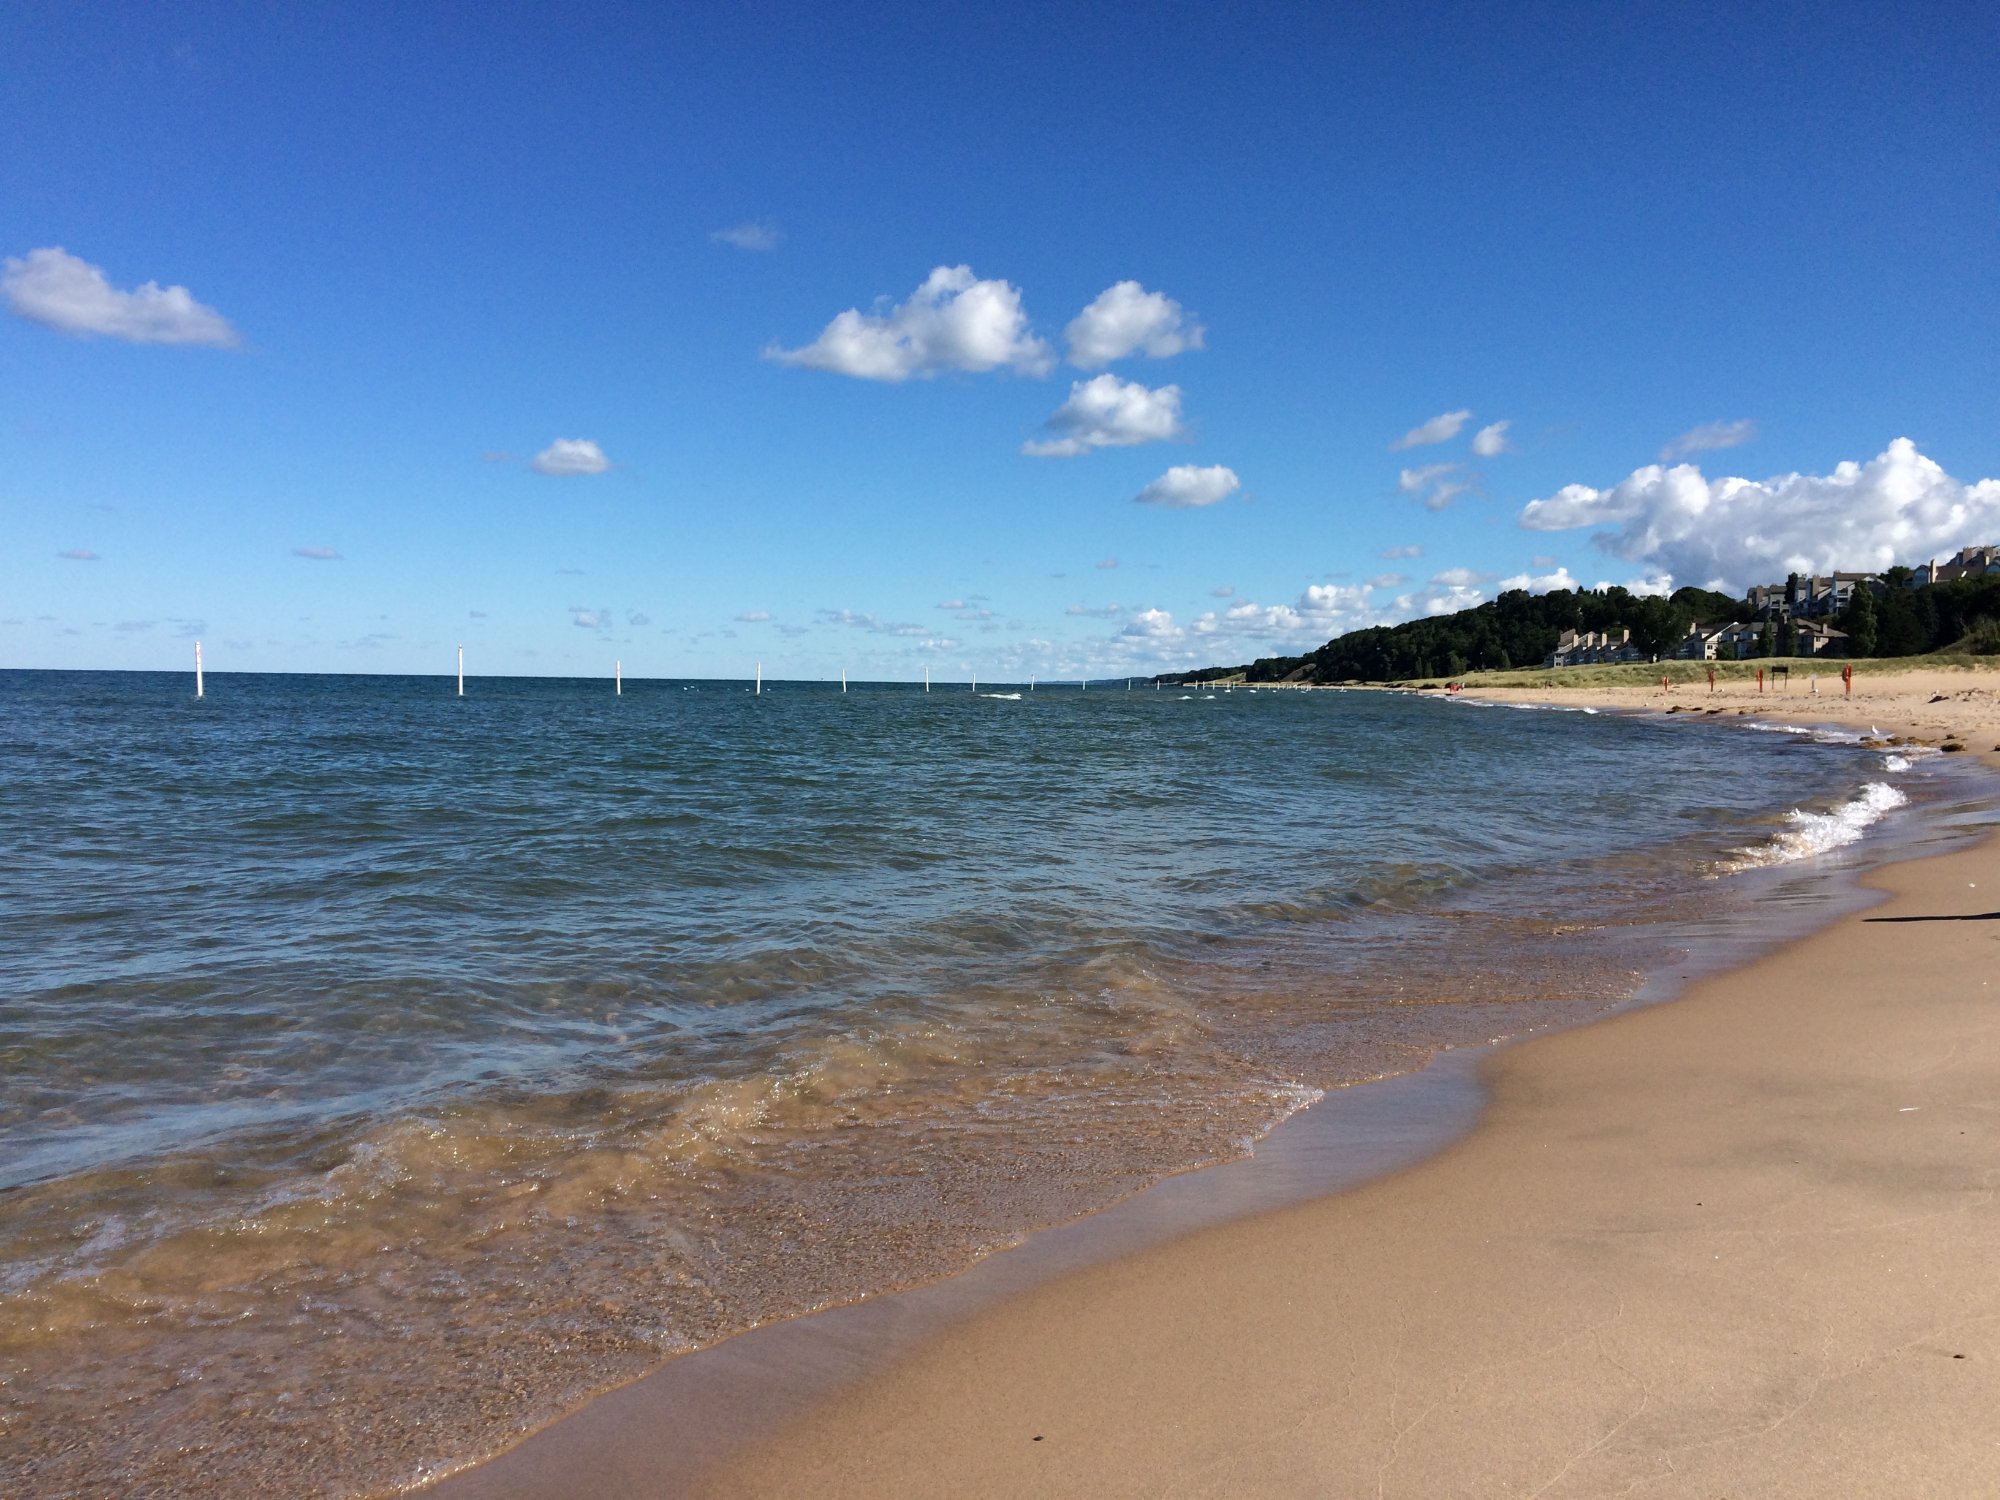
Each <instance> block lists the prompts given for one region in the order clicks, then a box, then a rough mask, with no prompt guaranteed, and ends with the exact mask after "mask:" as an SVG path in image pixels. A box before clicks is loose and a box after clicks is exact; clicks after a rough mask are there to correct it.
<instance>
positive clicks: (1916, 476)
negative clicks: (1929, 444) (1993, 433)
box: [1521, 438, 2000, 589]
mask: <svg viewBox="0 0 2000 1500" xmlns="http://www.w3.org/2000/svg"><path fill="white" fill-rule="evenodd" d="M1521 524H1522V525H1523V526H1525V527H1527V528H1528V529H1529V530H1530V531H1570V530H1575V529H1577V528H1580V527H1586V526H1590V527H1599V528H1603V529H1600V530H1599V531H1597V533H1596V534H1595V535H1593V536H1592V537H1591V543H1592V545H1594V546H1596V547H1597V548H1599V549H1600V550H1602V551H1604V552H1607V553H1609V554H1611V555H1612V556H1613V557H1619V558H1623V559H1624V560H1626V561H1627V562H1634V563H1642V564H1644V565H1646V566H1647V567H1648V568H1649V569H1650V570H1651V572H1650V574H1649V577H1652V578H1660V577H1662V576H1665V577H1671V578H1672V579H1675V580H1678V581H1680V582H1682V583H1701V584H1706V585H1721V586H1725V587H1728V588H1732V589H1735V588H1746V587H1748V586H1749V585H1751V584H1755V583H1766V582H1769V581H1771V580H1772V579H1775V578H1782V577H1784V575H1785V574H1787V573H1793V572H1797V573H1815V572H1818V573H1825V572H1831V571H1832V570H1833V569H1835V568H1843V569H1855V570H1869V571H1873V570H1876V569H1880V568H1887V567H1890V566H1893V565H1894V564H1897V563H1906V564H1914V563H1919V562H1923V561H1926V560H1927V559H1929V558H1932V557H1942V556H1945V555H1947V554H1949V553H1951V552H1954V551H1956V550H1957V549H1958V548H1960V547H1964V546H1970V545H1975V544H1980V543H1986V542H1994V541H2000V479H1981V480H1978V481H1976V482H1974V483H1967V482H1965V481H1962V480H1958V479H1954V478H1953V477H1952V476H1951V475H1949V474H1947V473H1945V471H1944V470H1943V469H1942V468H1940V467H1939V466H1938V465H1937V464H1936V463H1934V462H1933V461H1932V460H1930V459H1928V458H1926V457H1924V456H1923V454H1921V453H1919V452H1918V451H1917V446H1916V444H1915V443H1913V442H1911V441H1910V440H1909V439H1908V438H1897V439H1896V440H1895V441H1894V442H1892V443H1891V444H1889V446H1888V447H1887V448H1886V449H1884V450H1883V451H1882V452H1881V453H1880V454H1878V455H1877V456H1876V457H1875V458H1873V459H1870V460H1869V461H1868V462H1867V463H1865V464H1863V463H1854V462H1847V463H1842V464H1839V465H1837V466H1836V467H1835V468H1834V471H1833V472H1832V473H1831V474H1781V475H1778V476H1777V477H1776V478H1773V479H1765V480H1750V479H1733V478H1730V479H1713V480H1711V479H1708V478H1705V477H1704V476H1703V474H1702V472H1701V470H1700V469H1699V468H1698V467H1696V466H1695V465H1693V464H1678V465H1676V466H1674V467H1673V468H1663V467H1661V466H1660V465H1658V464H1649V465H1647V466H1646V467H1645V468H1643V469H1636V470H1634V471H1633V472H1632V473H1631V474H1630V475H1628V476H1627V477H1626V478H1625V479H1623V480H1622V481H1620V482H1619V483H1618V484H1616V485H1614V486H1612V487H1611V488H1610V489H1606V490H1598V489H1592V488H1591V487H1590V486H1588V485H1583V484H1572V485H1566V486H1564V487H1563V488H1562V489H1561V490H1559V491H1557V492H1556V493H1555V494H1554V495H1552V496H1550V497H1549V498H1548V499H1546V500H1533V501H1530V502H1529V503H1528V504H1527V506H1525V507H1524V508H1523V509H1522V511H1521Z"/></svg>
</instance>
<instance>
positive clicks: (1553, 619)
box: [1162, 568, 2000, 682]
mask: <svg viewBox="0 0 2000 1500" xmlns="http://www.w3.org/2000/svg"><path fill="white" fill-rule="evenodd" d="M1911 578H1912V573H1911V570H1910V569H1908V568H1891V569H1889V570H1888V572H1886V573H1885V574H1883V575H1882V579H1881V585H1880V587H1879V588H1875V589H1868V588H1862V589H1858V590H1856V592H1855V599H1854V602H1853V603H1852V604H1850V605H1849V606H1848V608H1847V609H1846V610H1844V611H1842V612H1841V613H1840V614H1839V615H1838V616H1836V617H1835V618H1834V619H1833V620H1832V622H1831V623H1832V624H1834V625H1835V626H1837V627H1838V628H1839V629H1841V630H1843V631H1845V632H1847V634H1848V636H1849V638H1850V641H1851V648H1850V650H1851V654H1852V655H1855V656H1870V657H1884V656H1920V655H1922V654H1924V653H1925V652H1927V651H1937V650H1943V649H1945V648H1948V647H1951V646H1954V645H1958V644H1961V643H1968V642H1969V644H1970V645H1971V646H1972V647H1973V649H1976V650H1993V649H1996V648H2000V574H1991V575H1988V576H1986V577H1983V578H1963V579H1956V580H1953V581H1951V582H1945V583H1930V584H1924V585H1921V586H1920V587H1916V588H1912V587H1911V586H1910V582H1911ZM1755 618H1756V612H1755V610H1753V608H1752V607H1751V605H1750V603H1749V601H1748V600H1747V599H1733V598H1731V597H1729V596H1728V595H1727V594H1721V593H1716V592H1714V591H1713V590H1709V589H1697V588H1683V589H1676V590H1675V591H1674V592H1673V593H1672V594H1671V595H1669V596H1666V597H1664V598H1662V597H1656V596H1650V595H1638V594H1634V593H1632V592H1630V591H1629V590H1627V589H1623V588H1618V587H1615V586H1614V587H1611V588H1607V589H1558V590H1555V591H1554V592H1551V593H1547V594H1530V593H1529V592H1527V590H1525V589H1510V590H1509V591H1508V592H1506V593H1504V594H1501V595H1500V596H1499V597H1498V598H1496V599H1491V600H1488V601H1487V602H1486V603H1484V604H1480V605H1476V606H1474V607H1473V608H1471V609H1462V610H1459V611H1458V612H1457V613H1455V614H1449V615H1432V616H1429V617H1427V618H1425V619H1421V620H1410V621H1407V622H1405V623H1404V624H1401V625H1371V626H1369V627H1368V628H1366V629H1364V630H1354V631H1349V632H1348V633H1347V634H1345V635H1341V636H1336V637H1335V638H1334V639H1332V640H1330V641H1328V642H1327V643H1326V644H1325V645H1324V646H1321V647H1319V648H1318V649H1317V650H1314V651H1310V652H1307V653H1306V654H1304V655H1302V656H1267V657H1262V658H1260V659H1259V660H1257V661H1254V662H1251V663H1249V664H1247V665H1245V666H1236V667H1224V666H1217V667H1205V668H1202V669H1201V670H1199V671H1194V672H1176V673H1165V674H1162V680H1164V681H1173V682H1205V681H1209V680H1212V679H1215V678H1222V677H1236V676H1239V675H1240V676H1241V677H1243V678H1244V679H1245V680H1246V681H1249V682H1288V681H1289V682H1396V681H1401V680H1403V679H1405V678H1411V677H1453V676H1457V675H1458V674H1460V673H1462V672H1471V671H1482V670H1486V671H1494V670H1497V671H1504V670H1506V669H1507V668H1509V667H1539V666H1540V665H1541V664H1542V662H1543V661H1544V659H1546V658H1547V656H1548V655H1549V653H1550V652H1551V651H1553V650H1554V649H1555V646H1556V641H1557V638H1558V637H1559V636H1561V634H1562V633H1563V632H1564V631H1566V630H1578V631H1611V632H1614V633H1615V632H1617V631H1620V630H1629V631H1631V633H1632V642H1633V644H1634V645H1636V646H1637V647H1638V648H1639V649H1640V650H1641V651H1642V652H1644V653H1645V654H1646V655H1648V656H1661V655H1666V654H1667V653H1669V652H1671V651H1672V649H1673V648H1674V647H1675V646H1676V645H1677V644H1678V643H1679V642H1681V641H1682V640H1684V639H1685V638H1686V637H1687V634H1688V632H1689V630H1690V629H1691V628H1692V627H1693V626H1694V625H1695V624H1697V623H1700V624H1702V625H1710V626H1712V625H1721V624H1727V623H1729V622H1731V621H1748V620H1752V619H1755ZM1790 637H1791V632H1790V629H1789V626H1788V625H1787V624H1786V623H1785V622H1782V621H1779V622H1775V623H1774V624H1772V625H1771V627H1770V628H1767V629H1766V630H1765V631H1764V632H1763V633H1762V638H1761V642H1760V649H1759V651H1758V652H1757V653H1756V654H1758V655H1762V656H1783V655H1789V654H1790V651H1789V645H1790Z"/></svg>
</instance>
